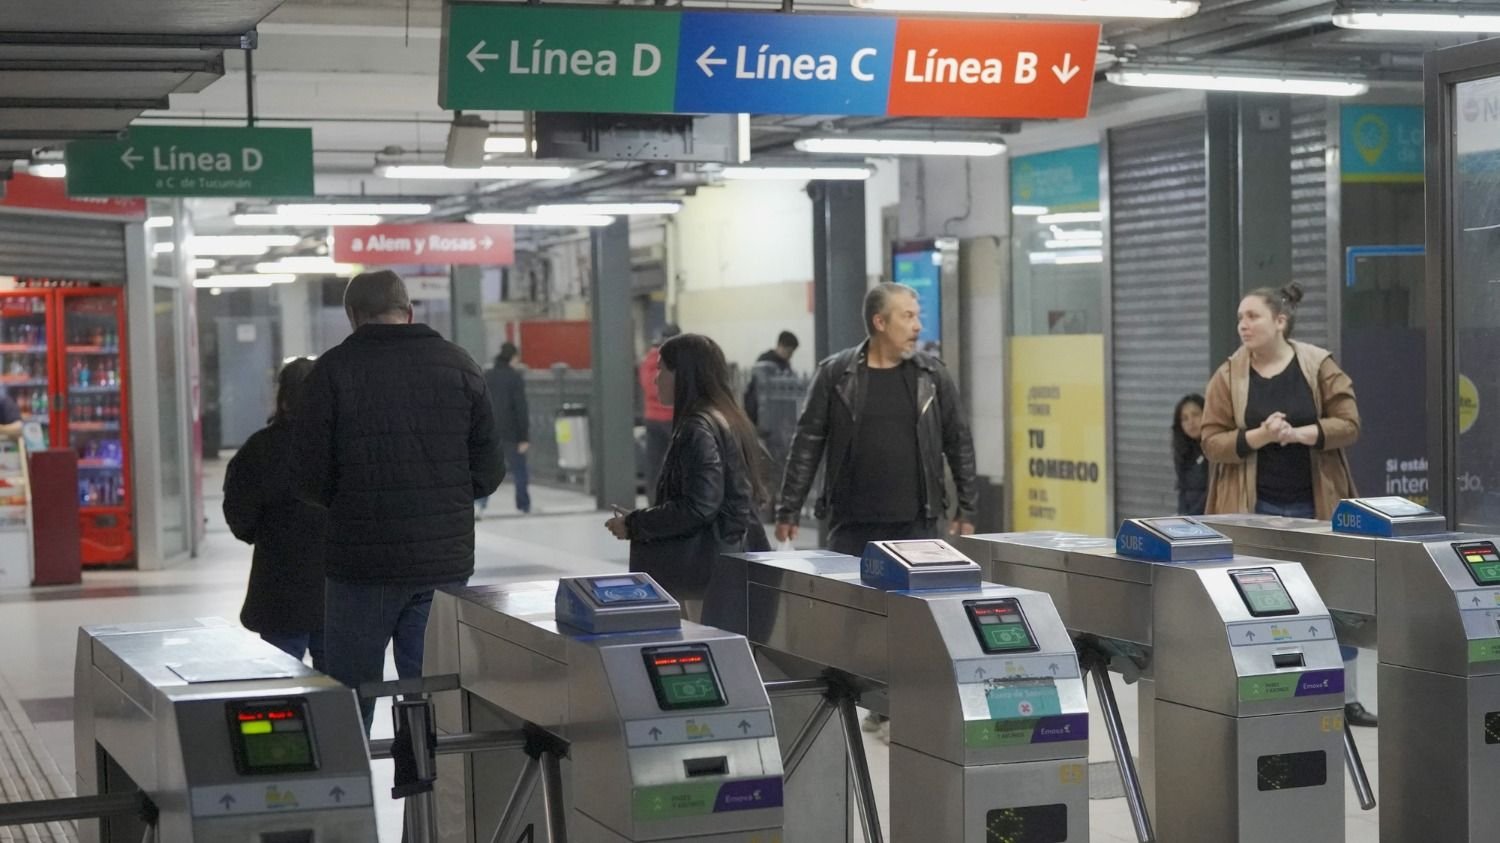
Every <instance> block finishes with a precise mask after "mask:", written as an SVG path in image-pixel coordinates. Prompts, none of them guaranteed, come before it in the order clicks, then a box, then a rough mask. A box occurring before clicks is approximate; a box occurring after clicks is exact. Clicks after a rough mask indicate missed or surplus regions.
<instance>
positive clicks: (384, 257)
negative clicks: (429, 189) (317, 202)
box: [333, 222, 516, 266]
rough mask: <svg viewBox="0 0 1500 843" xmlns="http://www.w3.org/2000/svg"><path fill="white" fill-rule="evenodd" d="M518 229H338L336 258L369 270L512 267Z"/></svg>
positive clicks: (430, 226) (455, 226)
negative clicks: (412, 266) (383, 267)
mask: <svg viewBox="0 0 1500 843" xmlns="http://www.w3.org/2000/svg"><path fill="white" fill-rule="evenodd" d="M515 243H516V240H515V229H513V228H511V227H510V226H508V225H473V224H470V223H464V222H450V223H410V224H392V225H371V226H342V225H341V226H335V227H334V229H333V259H334V260H336V261H338V262H340V263H358V264H364V265H366V266H405V265H412V264H429V265H447V266H509V265H510V264H512V263H513V262H514V261H515Z"/></svg>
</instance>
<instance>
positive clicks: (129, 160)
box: [120, 146, 146, 170]
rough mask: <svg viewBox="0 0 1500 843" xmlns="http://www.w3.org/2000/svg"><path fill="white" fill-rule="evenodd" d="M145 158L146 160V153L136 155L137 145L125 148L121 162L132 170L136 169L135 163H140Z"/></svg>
mask: <svg viewBox="0 0 1500 843" xmlns="http://www.w3.org/2000/svg"><path fill="white" fill-rule="evenodd" d="M145 160H146V156H144V155H136V154H135V147H133V146H132V147H129V148H127V149H126V150H125V154H124V155H121V156H120V163H121V164H124V165H125V166H127V167H129V168H130V169H132V170H134V169H135V165H136V164H139V163H140V162H142V161H145Z"/></svg>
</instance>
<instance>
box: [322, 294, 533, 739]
mask: <svg viewBox="0 0 1500 843" xmlns="http://www.w3.org/2000/svg"><path fill="white" fill-rule="evenodd" d="M344 310H345V312H346V313H347V314H348V315H349V322H350V324H351V325H353V326H354V334H353V335H352V336H350V337H349V338H348V339H346V340H344V342H342V343H340V344H339V345H338V346H337V347H336V348H334V349H333V350H331V351H329V352H328V353H327V354H325V355H323V356H322V357H321V358H319V360H318V362H317V365H316V366H314V367H313V371H312V373H311V374H310V375H309V376H308V379H307V384H306V386H305V388H304V393H303V405H302V409H301V412H300V413H299V415H298V418H297V423H296V429H295V437H296V446H295V447H296V454H297V462H296V465H295V466H294V467H293V471H294V472H295V476H296V482H297V491H298V494H299V496H300V497H301V498H302V499H303V500H305V501H307V502H308V503H312V504H315V505H318V506H322V507H325V508H326V509H327V510H328V549H327V559H326V565H327V573H328V582H327V589H326V596H325V615H324V639H325V640H324V649H325V653H326V656H325V658H326V661H327V664H328V673H329V675H330V676H332V677H333V678H335V679H337V680H339V681H340V682H343V683H344V684H345V685H348V686H350V687H351V688H355V689H358V688H359V686H360V685H361V684H362V683H365V682H378V681H380V679H381V678H382V673H383V668H384V664H385V648H386V646H387V644H389V643H390V642H391V641H392V639H394V640H395V644H396V670H397V672H398V673H399V674H400V676H401V678H403V679H405V678H408V677H415V676H420V675H421V674H422V651H423V638H424V636H425V635H426V631H427V613H428V610H429V609H430V607H431V605H432V592H433V590H434V589H436V588H439V587H442V586H447V585H462V584H464V583H465V582H467V581H468V579H469V576H470V575H471V574H473V573H474V501H475V500H476V499H477V498H480V497H483V496H485V495H488V494H490V493H491V492H493V491H495V488H496V487H497V486H499V485H500V481H501V479H503V477H504V475H505V468H504V463H503V461H502V458H501V454H500V445H499V441H498V439H497V438H496V435H495V422H494V416H493V413H492V411H491V409H490V399H489V395H488V393H487V391H486V389H485V383H484V373H483V372H482V371H481V370H480V368H479V366H478V365H476V364H475V363H474V361H473V360H472V359H471V358H470V357H469V355H468V354H466V353H465V352H464V350H463V349H461V348H459V347H458V346H456V345H454V344H453V343H450V342H448V341H447V340H445V339H443V338H442V337H441V336H440V335H439V334H438V333H437V332H436V331H434V330H432V329H431V328H429V327H427V326H426V325H414V324H411V320H412V308H411V300H410V299H409V298H408V297H407V293H406V285H405V284H404V283H403V282H402V280H401V277H400V276H398V275H397V274H396V273H394V272H390V271H382V272H370V273H365V274H363V275H357V276H355V277H354V278H353V279H352V280H351V281H350V282H349V286H348V288H347V289H346V290H345V291H344ZM360 707H361V710H362V712H363V714H364V718H365V729H366V730H367V731H368V729H369V727H370V719H371V717H372V715H373V713H374V704H373V703H367V702H365V701H363V700H361V702H360Z"/></svg>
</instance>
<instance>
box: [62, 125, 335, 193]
mask: <svg viewBox="0 0 1500 843" xmlns="http://www.w3.org/2000/svg"><path fill="white" fill-rule="evenodd" d="M66 161H67V165H68V195H69V196H312V195H313V158H312V130H311V129H252V128H238V127H207V126H138V127H135V128H132V129H131V130H130V131H129V133H128V134H127V135H126V137H125V138H124V139H123V140H117V141H92V140H85V141H73V142H72V143H70V144H68V147H67V155H66Z"/></svg>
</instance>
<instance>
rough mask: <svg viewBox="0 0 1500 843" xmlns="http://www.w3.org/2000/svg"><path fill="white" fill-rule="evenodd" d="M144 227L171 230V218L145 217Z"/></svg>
mask: <svg viewBox="0 0 1500 843" xmlns="http://www.w3.org/2000/svg"><path fill="white" fill-rule="evenodd" d="M146 227H147V228H171V227H172V218H171V217H147V218H146Z"/></svg>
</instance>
